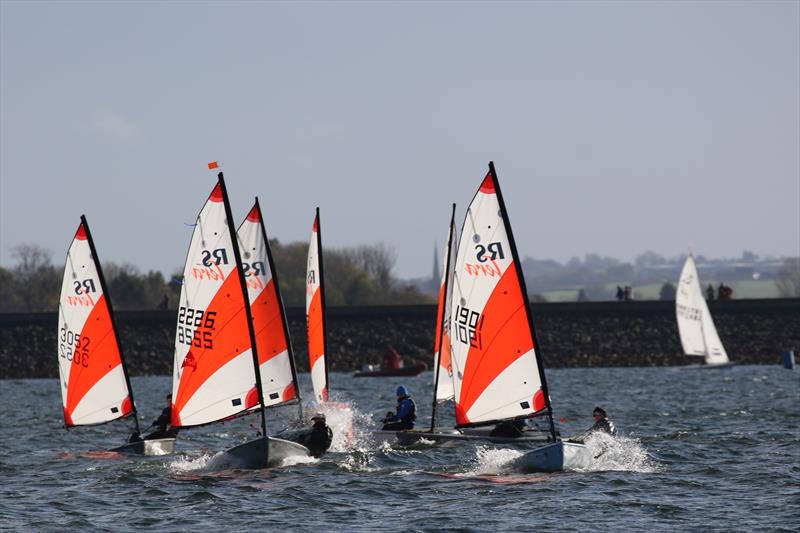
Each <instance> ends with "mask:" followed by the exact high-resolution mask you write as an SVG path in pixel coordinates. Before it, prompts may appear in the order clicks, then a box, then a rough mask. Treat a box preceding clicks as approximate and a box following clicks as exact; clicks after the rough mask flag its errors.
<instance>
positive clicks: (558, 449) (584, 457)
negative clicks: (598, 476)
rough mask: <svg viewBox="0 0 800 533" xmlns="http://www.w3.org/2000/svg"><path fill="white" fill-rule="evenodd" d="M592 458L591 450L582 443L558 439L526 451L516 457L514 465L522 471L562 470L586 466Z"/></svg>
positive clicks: (590, 462)
mask: <svg viewBox="0 0 800 533" xmlns="http://www.w3.org/2000/svg"><path fill="white" fill-rule="evenodd" d="M593 459H594V457H593V456H592V452H591V451H590V450H589V448H587V447H586V446H584V445H583V444H577V443H574V442H564V441H559V442H554V443H552V444H548V445H547V446H542V447H541V448H536V449H535V450H532V451H530V452H528V453H526V454H525V455H523V456H522V457H520V458H518V459H516V461H515V466H516V467H517V468H519V469H520V470H522V471H523V472H562V471H564V470H567V469H570V470H571V469H576V468H588V467H589V466H591V464H592V460H593Z"/></svg>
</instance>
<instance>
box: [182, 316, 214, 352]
mask: <svg viewBox="0 0 800 533" xmlns="http://www.w3.org/2000/svg"><path fill="white" fill-rule="evenodd" d="M216 318H217V312H216V311H209V312H207V313H206V312H205V310H203V309H192V308H191V307H183V306H181V307H180V308H179V309H178V342H179V343H181V344H185V345H186V346H194V347H195V348H207V349H213V348H214V340H213V332H214V322H215V320H216Z"/></svg>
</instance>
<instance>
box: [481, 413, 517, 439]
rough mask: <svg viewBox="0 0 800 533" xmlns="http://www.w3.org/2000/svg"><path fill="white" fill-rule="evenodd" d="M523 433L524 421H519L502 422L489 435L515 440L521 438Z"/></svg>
mask: <svg viewBox="0 0 800 533" xmlns="http://www.w3.org/2000/svg"><path fill="white" fill-rule="evenodd" d="M524 431H525V419H524V418H522V419H519V420H504V421H503V422H500V423H499V424H497V425H496V426H495V427H494V428H493V429H492V432H491V433H489V436H490V437H506V438H509V439H516V438H519V437H521V436H522V434H523V433H524Z"/></svg>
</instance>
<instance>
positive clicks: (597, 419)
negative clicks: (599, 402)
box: [569, 406, 617, 444]
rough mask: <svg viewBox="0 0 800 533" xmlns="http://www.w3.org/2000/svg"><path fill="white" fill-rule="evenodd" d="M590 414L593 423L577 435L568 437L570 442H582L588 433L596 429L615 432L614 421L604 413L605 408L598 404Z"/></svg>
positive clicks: (614, 433) (611, 433)
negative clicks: (592, 417)
mask: <svg viewBox="0 0 800 533" xmlns="http://www.w3.org/2000/svg"><path fill="white" fill-rule="evenodd" d="M592 416H594V425H592V427H590V428H589V429H587V430H586V431H584V432H583V433H581V434H580V435H578V436H577V437H572V438H571V439H569V441H570V442H577V443H581V444H582V443H583V442H584V441H585V440H586V439H587V438H588V437H589V435H591V434H592V433H594V432H596V431H598V432H603V433H608V434H609V435H616V434H617V428H615V427H614V422H612V421H611V420H609V419H608V414H606V411H605V409H603V408H602V407H600V406H597V407H595V408H594V411H592Z"/></svg>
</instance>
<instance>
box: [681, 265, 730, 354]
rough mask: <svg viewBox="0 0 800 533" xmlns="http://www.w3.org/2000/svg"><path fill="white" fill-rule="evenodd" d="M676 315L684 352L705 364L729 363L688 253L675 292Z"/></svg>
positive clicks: (695, 268)
mask: <svg viewBox="0 0 800 533" xmlns="http://www.w3.org/2000/svg"><path fill="white" fill-rule="evenodd" d="M675 314H676V316H677V319H678V333H679V334H680V338H681V346H682V347H683V352H684V353H685V354H686V355H701V356H704V357H705V359H706V363H707V364H722V363H727V362H728V354H727V353H726V352H725V348H724V347H723V346H722V342H721V341H720V340H719V335H718V334H717V328H716V327H715V326H714V320H713V319H712V318H711V313H710V312H709V310H708V304H707V303H706V300H705V298H703V292H702V290H701V289H700V277H699V276H698V274H697V267H696V266H695V263H694V258H693V257H692V256H691V255H690V256H689V257H687V258H686V263H684V265H683V270H681V277H680V281H679V282H678V291H677V293H676V295H675Z"/></svg>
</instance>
